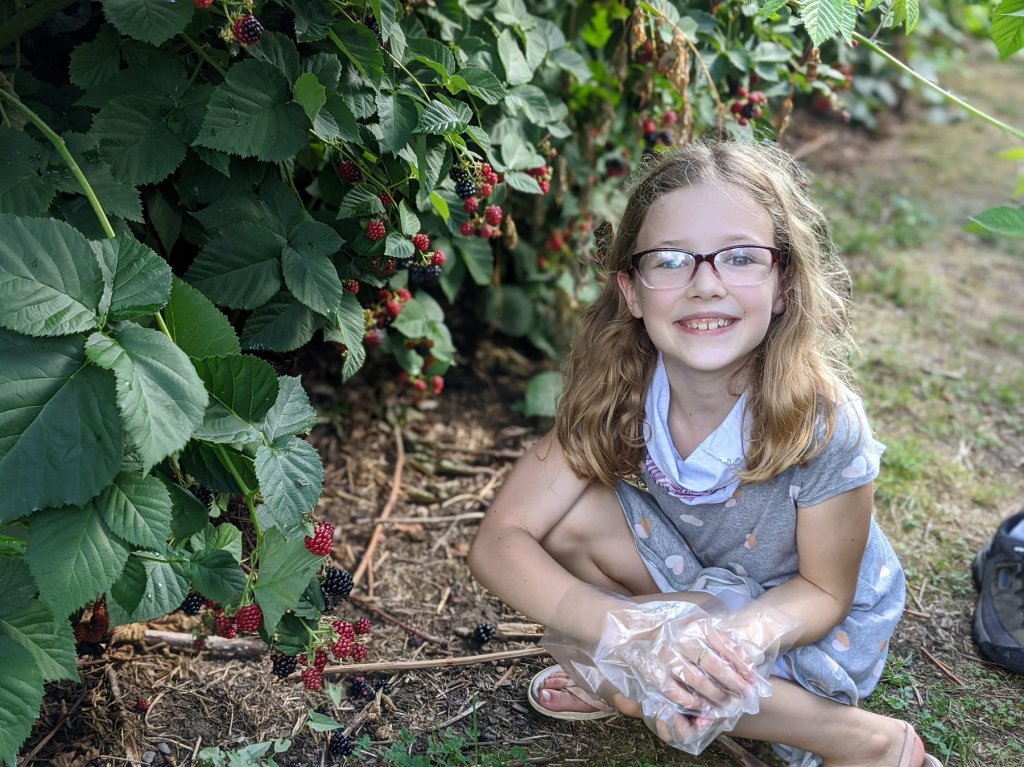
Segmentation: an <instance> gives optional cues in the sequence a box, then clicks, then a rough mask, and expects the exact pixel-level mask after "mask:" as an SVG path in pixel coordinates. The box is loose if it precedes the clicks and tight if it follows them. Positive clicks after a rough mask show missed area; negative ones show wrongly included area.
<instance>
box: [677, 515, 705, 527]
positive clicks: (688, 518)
mask: <svg viewBox="0 0 1024 767" xmlns="http://www.w3.org/2000/svg"><path fill="white" fill-rule="evenodd" d="M679 521H680V522H685V523H686V524H688V525H693V526H694V527H704V520H703V519H701V518H700V517H695V516H693V514H680V515H679Z"/></svg>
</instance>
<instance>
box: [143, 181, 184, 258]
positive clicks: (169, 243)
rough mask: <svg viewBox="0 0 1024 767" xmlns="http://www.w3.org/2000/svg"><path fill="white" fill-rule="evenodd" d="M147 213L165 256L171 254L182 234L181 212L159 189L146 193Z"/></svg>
mask: <svg viewBox="0 0 1024 767" xmlns="http://www.w3.org/2000/svg"><path fill="white" fill-rule="evenodd" d="M146 212H147V213H148V214H149V215H148V218H149V222H150V223H151V224H152V225H153V229H154V230H156V236H157V237H158V238H159V239H160V245H161V246H162V247H163V249H164V253H165V254H170V252H171V249H172V248H174V244H175V243H176V242H177V241H178V236H179V235H180V234H181V219H182V214H181V211H180V210H178V209H177V208H175V207H174V206H172V205H171V204H170V203H169V202H167V198H166V197H164V195H163V194H162V193H161V191H160V190H159V188H153V189H150V190H149V191H148V192H147V193H146Z"/></svg>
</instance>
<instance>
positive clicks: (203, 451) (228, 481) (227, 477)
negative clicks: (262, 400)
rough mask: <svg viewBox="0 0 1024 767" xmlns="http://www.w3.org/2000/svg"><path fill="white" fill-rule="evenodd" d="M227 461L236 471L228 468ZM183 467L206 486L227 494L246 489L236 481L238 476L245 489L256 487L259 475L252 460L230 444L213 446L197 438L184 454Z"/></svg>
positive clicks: (182, 457)
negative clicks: (229, 445) (257, 475)
mask: <svg viewBox="0 0 1024 767" xmlns="http://www.w3.org/2000/svg"><path fill="white" fill-rule="evenodd" d="M225 462H227V463H228V464H230V465H231V467H232V468H233V469H234V471H229V470H228V469H227V468H226V467H225ZM181 464H182V466H183V467H184V468H185V470H186V471H187V472H188V473H189V474H191V475H192V476H193V477H195V480H196V481H197V482H198V483H199V484H201V485H202V486H203V487H208V488H210V489H211V490H220V491H223V492H225V493H241V492H242V490H243V488H241V487H239V485H238V482H236V481H235V474H237V475H238V476H240V477H241V478H242V481H243V482H245V485H246V487H248V488H252V487H255V486H256V472H255V471H254V470H253V468H252V459H250V458H248V457H246V456H244V455H242V454H241V453H239V452H238V451H237V450H234V449H233V448H231V447H228V446H227V445H211V444H208V443H206V442H202V441H200V440H197V439H194V440H192V441H191V442H189V443H188V444H187V445H186V446H185V449H184V450H183V451H182V453H181Z"/></svg>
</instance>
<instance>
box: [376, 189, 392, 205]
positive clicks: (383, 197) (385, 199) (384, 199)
mask: <svg viewBox="0 0 1024 767" xmlns="http://www.w3.org/2000/svg"><path fill="white" fill-rule="evenodd" d="M377 199H379V200H380V204H381V205H383V206H384V207H385V208H390V207H391V206H392V205H394V204H395V201H394V200H392V199H391V195H390V194H388V193H387V192H381V193H380V194H378V195H377Z"/></svg>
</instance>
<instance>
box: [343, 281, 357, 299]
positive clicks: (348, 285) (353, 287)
mask: <svg viewBox="0 0 1024 767" xmlns="http://www.w3.org/2000/svg"><path fill="white" fill-rule="evenodd" d="M344 287H345V290H347V291H348V292H349V293H351V294H352V295H353V296H355V295H358V294H359V280H345V285H344Z"/></svg>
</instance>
